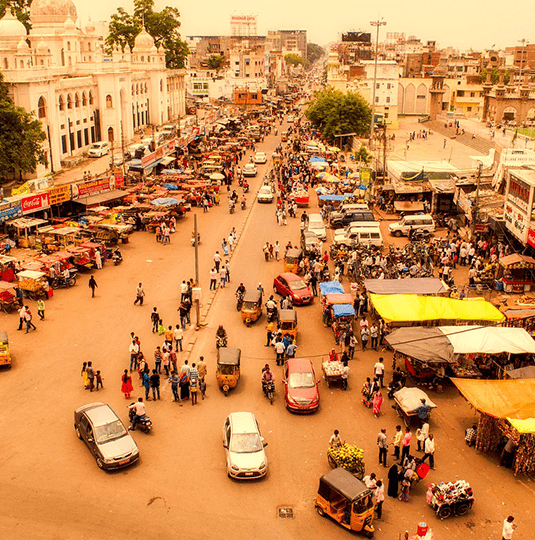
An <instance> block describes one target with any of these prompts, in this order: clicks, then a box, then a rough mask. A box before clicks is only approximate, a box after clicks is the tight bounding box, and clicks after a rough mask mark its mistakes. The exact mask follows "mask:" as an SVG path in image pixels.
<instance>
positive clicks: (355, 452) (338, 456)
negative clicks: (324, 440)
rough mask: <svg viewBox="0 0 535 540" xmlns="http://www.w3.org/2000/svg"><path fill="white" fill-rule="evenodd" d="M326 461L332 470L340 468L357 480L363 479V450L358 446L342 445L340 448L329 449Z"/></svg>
mask: <svg viewBox="0 0 535 540" xmlns="http://www.w3.org/2000/svg"><path fill="white" fill-rule="evenodd" d="M327 460H328V461H329V465H330V466H331V467H332V468H333V469H336V468H337V467H341V468H342V469H345V470H346V471H348V472H350V473H351V474H352V475H353V476H356V477H357V478H358V479H359V480H362V479H363V478H364V472H365V471H364V450H362V449H360V448H359V447H358V446H353V445H351V444H344V445H343V446H341V447H340V448H329V450H328V451H327Z"/></svg>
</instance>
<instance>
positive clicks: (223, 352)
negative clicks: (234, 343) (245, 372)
mask: <svg viewBox="0 0 535 540" xmlns="http://www.w3.org/2000/svg"><path fill="white" fill-rule="evenodd" d="M240 358H241V349H233V348H229V347H220V348H219V349H217V367H216V372H215V376H216V379H217V384H218V385H219V388H221V390H223V392H224V393H225V396H228V391H229V390H230V389H231V388H236V385H237V384H238V381H239V379H240Z"/></svg>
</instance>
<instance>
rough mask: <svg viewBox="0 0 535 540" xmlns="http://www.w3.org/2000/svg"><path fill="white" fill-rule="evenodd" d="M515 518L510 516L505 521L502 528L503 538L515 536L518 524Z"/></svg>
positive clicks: (508, 538)
mask: <svg viewBox="0 0 535 540" xmlns="http://www.w3.org/2000/svg"><path fill="white" fill-rule="evenodd" d="M514 520H515V518H514V517H513V516H509V517H508V518H507V519H504V521H503V530H502V540H511V538H513V533H514V532H515V529H516V527H517V526H516V525H515V524H514V523H513V521H514Z"/></svg>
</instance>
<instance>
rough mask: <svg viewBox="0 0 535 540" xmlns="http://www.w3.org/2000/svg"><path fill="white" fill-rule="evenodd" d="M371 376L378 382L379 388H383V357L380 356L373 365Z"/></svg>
mask: <svg viewBox="0 0 535 540" xmlns="http://www.w3.org/2000/svg"><path fill="white" fill-rule="evenodd" d="M373 375H374V377H375V378H376V379H378V380H379V384H380V385H381V388H383V386H384V384H383V379H384V376H385V365H384V364H383V357H382V356H381V357H380V358H379V360H378V361H377V362H375V365H374V366H373Z"/></svg>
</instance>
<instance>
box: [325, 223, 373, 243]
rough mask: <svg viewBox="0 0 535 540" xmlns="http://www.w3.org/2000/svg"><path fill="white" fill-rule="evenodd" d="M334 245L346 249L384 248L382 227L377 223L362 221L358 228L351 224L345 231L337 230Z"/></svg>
mask: <svg viewBox="0 0 535 540" xmlns="http://www.w3.org/2000/svg"><path fill="white" fill-rule="evenodd" d="M333 244H335V245H338V246H346V247H353V246H356V245H363V246H376V247H382V246H383V237H382V235H381V229H380V225H379V223H378V222H377V221H362V222H360V223H359V225H358V226H355V225H353V224H351V225H348V226H347V227H346V228H345V229H336V231H334V235H333Z"/></svg>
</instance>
